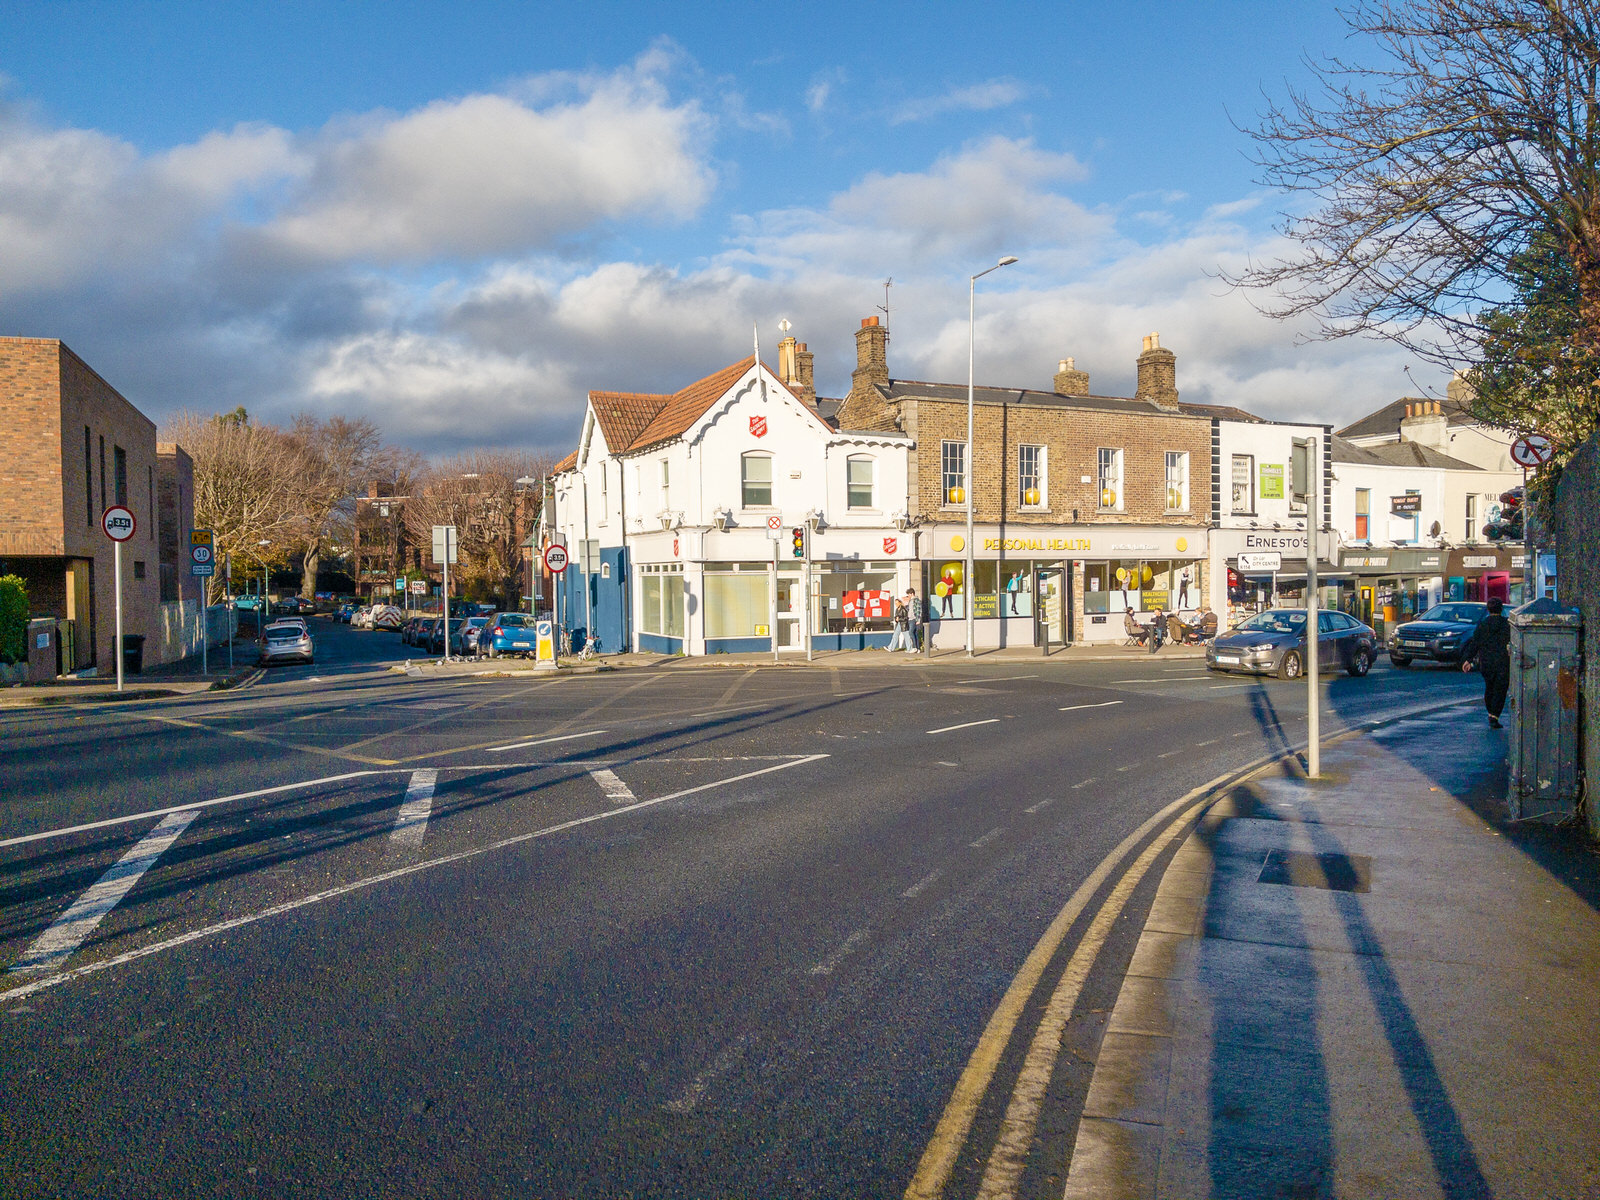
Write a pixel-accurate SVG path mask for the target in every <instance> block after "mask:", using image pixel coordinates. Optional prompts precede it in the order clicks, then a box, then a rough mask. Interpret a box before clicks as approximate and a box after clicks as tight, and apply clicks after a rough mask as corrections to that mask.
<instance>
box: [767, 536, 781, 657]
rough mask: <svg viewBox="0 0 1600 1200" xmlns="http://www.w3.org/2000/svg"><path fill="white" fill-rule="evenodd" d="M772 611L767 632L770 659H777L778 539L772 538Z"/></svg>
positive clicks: (769, 615) (768, 616)
mask: <svg viewBox="0 0 1600 1200" xmlns="http://www.w3.org/2000/svg"><path fill="white" fill-rule="evenodd" d="M770 607H771V609H772V611H771V612H770V613H769V614H768V615H767V619H768V620H769V621H771V622H772V624H771V625H769V626H767V632H768V633H770V634H771V635H772V661H773V662H777V661H778V539H777V538H773V539H772V604H771V606H770Z"/></svg>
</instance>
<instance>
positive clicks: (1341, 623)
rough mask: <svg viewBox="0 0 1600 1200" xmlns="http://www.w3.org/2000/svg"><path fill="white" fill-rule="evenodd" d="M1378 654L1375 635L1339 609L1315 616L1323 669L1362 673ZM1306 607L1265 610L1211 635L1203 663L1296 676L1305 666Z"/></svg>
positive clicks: (1212, 667)
mask: <svg viewBox="0 0 1600 1200" xmlns="http://www.w3.org/2000/svg"><path fill="white" fill-rule="evenodd" d="M1377 657H1378V635H1377V634H1375V633H1374V632H1373V631H1372V628H1371V627H1370V626H1368V625H1363V624H1362V623H1361V622H1360V621H1358V620H1356V619H1355V618H1354V617H1352V616H1348V615H1347V614H1345V613H1342V612H1337V611H1334V610H1332V609H1324V610H1322V611H1321V612H1319V613H1318V614H1317V662H1318V663H1319V665H1320V666H1321V667H1323V668H1324V669H1333V668H1338V667H1343V668H1344V669H1345V670H1346V671H1348V672H1349V673H1350V674H1352V675H1356V676H1361V675H1365V674H1366V673H1367V672H1368V671H1369V670H1371V669H1372V664H1373V661H1374V660H1375V659H1376V658H1377ZM1305 660H1306V610H1305V609H1303V608H1271V609H1268V610H1267V611H1266V612H1262V613H1257V614H1256V615H1255V616H1253V617H1251V618H1250V619H1249V620H1248V621H1245V622H1244V623H1243V624H1242V625H1239V626H1236V627H1235V628H1233V629H1230V630H1229V631H1228V632H1227V633H1225V634H1223V635H1222V636H1220V637H1217V638H1213V639H1212V640H1211V643H1210V644H1209V645H1208V646H1207V647H1206V666H1207V668H1209V669H1210V670H1213V671H1243V672H1248V673H1249V674H1252V675H1277V676H1278V677H1279V678H1280V679H1298V678H1299V677H1300V674H1301V672H1302V671H1304V670H1305Z"/></svg>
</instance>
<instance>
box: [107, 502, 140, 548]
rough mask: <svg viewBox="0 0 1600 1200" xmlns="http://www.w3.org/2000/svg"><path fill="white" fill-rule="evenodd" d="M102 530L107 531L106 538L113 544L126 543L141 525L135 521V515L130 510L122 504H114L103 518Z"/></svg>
mask: <svg viewBox="0 0 1600 1200" xmlns="http://www.w3.org/2000/svg"><path fill="white" fill-rule="evenodd" d="M100 528H101V529H104V530H105V531H106V536H107V537H108V538H110V539H111V540H112V541H113V542H125V541H127V540H128V539H129V538H131V537H132V536H133V535H134V531H135V530H137V529H138V528H139V523H138V522H137V521H135V520H134V519H133V513H132V512H130V511H129V510H128V509H126V508H123V507H122V505H120V504H113V505H112V506H111V507H110V508H108V509H106V511H105V513H104V515H103V516H101V518H100Z"/></svg>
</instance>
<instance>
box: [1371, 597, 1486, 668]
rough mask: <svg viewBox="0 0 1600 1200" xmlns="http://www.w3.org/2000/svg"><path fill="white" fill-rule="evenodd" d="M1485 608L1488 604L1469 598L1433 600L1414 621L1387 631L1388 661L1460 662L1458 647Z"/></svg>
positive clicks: (1400, 664)
mask: <svg viewBox="0 0 1600 1200" xmlns="http://www.w3.org/2000/svg"><path fill="white" fill-rule="evenodd" d="M1488 611H1489V606H1488V605H1487V604H1479V603H1477V602H1475V601H1471V600H1449V601H1446V602H1445V603H1443V604H1435V605H1434V606H1433V607H1432V608H1430V609H1429V610H1428V611H1427V612H1425V613H1423V614H1422V615H1421V616H1420V617H1418V618H1417V619H1416V620H1415V621H1407V622H1406V623H1405V624H1404V625H1396V626H1395V627H1394V628H1393V629H1391V630H1390V631H1389V637H1388V639H1387V640H1388V650H1389V661H1390V662H1392V663H1393V664H1394V665H1395V666H1397V667H1406V666H1410V665H1411V660H1412V659H1414V658H1426V659H1431V660H1432V661H1434V662H1442V663H1458V662H1460V661H1461V647H1463V646H1464V645H1466V643H1467V639H1468V638H1470V637H1471V636H1472V635H1473V632H1474V631H1475V630H1476V629H1477V628H1478V622H1479V621H1481V620H1483V618H1484V616H1485V615H1486V614H1487V613H1488Z"/></svg>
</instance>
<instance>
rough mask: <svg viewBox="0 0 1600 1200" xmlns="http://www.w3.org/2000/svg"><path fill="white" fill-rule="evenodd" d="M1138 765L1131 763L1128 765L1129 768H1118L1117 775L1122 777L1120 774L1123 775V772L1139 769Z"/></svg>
mask: <svg viewBox="0 0 1600 1200" xmlns="http://www.w3.org/2000/svg"><path fill="white" fill-rule="evenodd" d="M1138 765H1139V764H1138V763H1129V764H1128V765H1127V766H1125V767H1118V768H1117V774H1119V775H1120V774H1122V772H1124V771H1131V770H1133V769H1134V768H1135V767H1137V766H1138Z"/></svg>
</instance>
